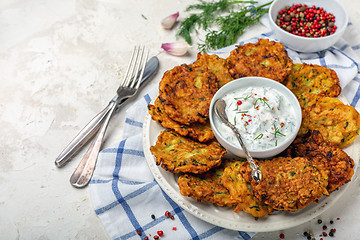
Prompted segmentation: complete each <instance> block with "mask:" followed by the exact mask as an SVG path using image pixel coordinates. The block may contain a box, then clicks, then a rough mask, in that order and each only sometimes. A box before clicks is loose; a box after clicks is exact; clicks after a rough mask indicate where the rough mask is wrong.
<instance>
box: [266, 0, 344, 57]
mask: <svg viewBox="0 0 360 240" xmlns="http://www.w3.org/2000/svg"><path fill="white" fill-rule="evenodd" d="M293 4H295V5H296V4H306V5H308V7H312V6H313V5H315V6H316V7H322V8H324V11H326V12H328V13H332V14H333V15H334V16H335V25H336V26H337V29H336V31H335V33H334V34H332V35H329V36H326V37H319V38H310V37H300V36H297V35H294V34H291V33H289V32H287V31H285V30H283V29H281V28H280V27H279V26H278V25H277V24H276V18H277V15H278V13H279V11H280V10H281V9H283V8H285V7H286V6H292V5H293ZM269 22H270V27H271V29H272V30H273V31H274V33H275V35H276V37H277V38H278V40H279V41H280V42H281V43H283V44H284V45H285V46H287V47H289V48H291V49H293V50H296V51H299V52H319V51H322V50H325V49H327V48H329V47H331V46H333V45H334V44H335V43H336V42H337V41H338V40H340V38H341V37H342V36H343V34H344V32H345V29H346V27H347V25H348V14H347V12H346V10H345V8H344V7H343V5H342V4H341V3H340V1H338V0H274V2H273V3H272V4H271V5H270V8H269Z"/></svg>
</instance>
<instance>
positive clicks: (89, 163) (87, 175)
mask: <svg viewBox="0 0 360 240" xmlns="http://www.w3.org/2000/svg"><path fill="white" fill-rule="evenodd" d="M148 55H149V51H148V50H147V51H145V47H140V46H138V47H134V51H133V53H132V55H131V58H130V62H129V65H128V67H127V70H126V73H125V76H124V78H123V79H122V82H121V84H120V87H119V88H118V89H117V96H116V97H114V98H113V99H112V100H111V101H110V104H109V105H110V111H109V112H108V114H107V116H106V118H105V119H104V123H103V125H102V126H101V127H100V129H99V132H98V133H97V135H96V136H95V139H94V140H93V142H92V143H91V145H90V147H89V149H88V151H87V152H86V153H85V156H84V158H83V159H82V160H81V162H80V164H79V166H78V167H77V168H76V169H75V171H74V173H73V174H72V176H71V178H70V183H71V185H73V186H74V187H77V188H82V187H85V186H86V185H87V184H88V183H89V181H90V179H91V176H92V174H93V172H94V169H95V165H96V160H97V158H98V155H99V151H100V148H101V145H102V143H103V139H104V136H105V132H106V129H107V126H108V124H109V121H110V118H111V116H112V114H113V112H114V110H115V108H116V106H117V104H118V103H119V102H120V101H121V100H123V99H125V98H129V97H132V96H134V95H135V94H136V92H137V90H138V89H139V86H140V83H141V79H142V76H143V73H144V69H145V64H146V61H147V58H148ZM140 68H141V71H140ZM139 72H140V74H139V76H137V75H138V73H139Z"/></svg>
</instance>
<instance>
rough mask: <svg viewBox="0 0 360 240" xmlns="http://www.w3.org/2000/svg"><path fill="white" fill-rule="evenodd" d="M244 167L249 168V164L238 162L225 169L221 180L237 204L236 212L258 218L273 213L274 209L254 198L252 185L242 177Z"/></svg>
mask: <svg viewBox="0 0 360 240" xmlns="http://www.w3.org/2000/svg"><path fill="white" fill-rule="evenodd" d="M243 167H245V168H248V163H247V162H240V161H237V162H235V163H233V164H232V165H231V166H229V167H227V168H225V170H224V173H223V174H222V176H221V178H220V179H221V182H222V184H223V185H224V187H226V188H227V189H228V190H229V191H230V195H231V197H232V198H233V199H234V200H236V202H237V206H236V208H235V210H234V211H235V212H239V211H240V210H243V211H244V212H247V213H250V214H251V215H253V216H254V217H257V218H260V217H263V216H266V215H268V214H269V213H271V212H272V211H273V208H272V207H270V206H269V205H266V204H265V203H263V202H262V201H260V200H259V199H257V198H256V197H255V196H254V191H253V190H252V186H251V184H250V183H248V182H246V181H245V179H244V178H243V176H242V172H241V169H242V168H243Z"/></svg>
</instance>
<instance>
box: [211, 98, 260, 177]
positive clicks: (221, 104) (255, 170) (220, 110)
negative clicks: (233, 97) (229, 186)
mask: <svg viewBox="0 0 360 240" xmlns="http://www.w3.org/2000/svg"><path fill="white" fill-rule="evenodd" d="M225 108H226V103H225V101H224V100H223V99H218V100H216V102H215V104H214V109H215V113H216V116H217V117H218V118H220V120H221V121H222V122H223V123H225V124H226V125H227V126H228V127H229V128H231V130H233V132H234V133H235V136H236V138H237V140H238V141H239V143H240V146H241V147H242V149H244V152H245V154H246V159H247V161H248V162H249V164H250V169H251V176H252V177H253V179H254V180H255V181H256V182H260V180H261V171H260V170H259V166H258V165H256V163H255V162H254V159H253V158H252V157H251V155H250V153H249V151H248V150H247V148H246V146H245V144H244V141H243V139H242V137H241V134H240V133H239V131H238V130H237V129H236V127H235V126H234V125H232V124H231V123H230V122H229V119H228V117H227V115H226V112H225Z"/></svg>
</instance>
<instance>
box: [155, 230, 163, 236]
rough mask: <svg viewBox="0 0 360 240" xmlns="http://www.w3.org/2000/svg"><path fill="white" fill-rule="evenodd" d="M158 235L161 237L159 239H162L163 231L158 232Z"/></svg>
mask: <svg viewBox="0 0 360 240" xmlns="http://www.w3.org/2000/svg"><path fill="white" fill-rule="evenodd" d="M156 233H157V234H158V235H159V237H162V236H163V235H164V232H163V231H161V230H160V231H157V232H156Z"/></svg>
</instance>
